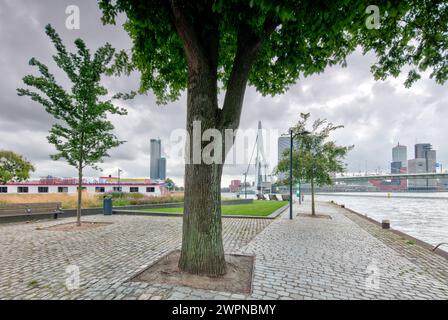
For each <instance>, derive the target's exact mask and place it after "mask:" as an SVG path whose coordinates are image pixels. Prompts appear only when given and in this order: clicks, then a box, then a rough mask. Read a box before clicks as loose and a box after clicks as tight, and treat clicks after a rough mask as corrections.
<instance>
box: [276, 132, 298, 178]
mask: <svg viewBox="0 0 448 320" xmlns="http://www.w3.org/2000/svg"><path fill="white" fill-rule="evenodd" d="M290 143H291V142H290V137H289V136H280V137H278V140H277V151H278V154H277V158H278V163H280V161H281V160H282V159H283V158H284V157H285V156H284V152H285V151H286V150H289V148H290V145H289V144H290ZM293 143H294V148H297V147H298V142H297V140H294V142H293ZM278 163H277V164H278ZM287 176H288V174H287V173H285V172H280V173H279V174H278V176H277V178H278V179H279V180H284V179H285V178H286V177H287Z"/></svg>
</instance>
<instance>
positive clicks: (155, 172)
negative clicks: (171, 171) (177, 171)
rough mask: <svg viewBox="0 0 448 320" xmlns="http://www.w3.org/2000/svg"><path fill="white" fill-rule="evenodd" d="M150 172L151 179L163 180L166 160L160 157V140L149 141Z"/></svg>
mask: <svg viewBox="0 0 448 320" xmlns="http://www.w3.org/2000/svg"><path fill="white" fill-rule="evenodd" d="M150 153H151V154H150V170H149V171H150V172H149V177H150V178H151V179H157V180H164V179H165V178H166V159H165V158H163V157H162V156H161V155H162V142H161V141H160V139H151V150H150Z"/></svg>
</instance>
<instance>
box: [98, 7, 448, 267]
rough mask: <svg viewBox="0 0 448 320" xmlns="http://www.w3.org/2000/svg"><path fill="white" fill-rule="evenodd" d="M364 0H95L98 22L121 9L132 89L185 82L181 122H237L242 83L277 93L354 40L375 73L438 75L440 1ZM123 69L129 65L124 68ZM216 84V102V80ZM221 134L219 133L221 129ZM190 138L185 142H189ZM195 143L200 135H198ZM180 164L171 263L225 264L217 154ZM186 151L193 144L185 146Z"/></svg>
mask: <svg viewBox="0 0 448 320" xmlns="http://www.w3.org/2000/svg"><path fill="white" fill-rule="evenodd" d="M370 2H371V1H367V0H352V1H346V0H334V1H326V0H325V1H324V0H307V1H302V0H300V1H298V0H285V1H276V0H275V1H272V0H245V1H244V0H195V1H191V0H190V1H188V0H153V1H137V0H99V4H100V8H101V9H102V10H103V22H105V23H115V18H116V16H117V15H118V14H119V13H121V12H123V13H124V14H125V15H126V16H127V21H126V23H125V25H124V28H125V29H126V31H127V32H128V33H129V35H130V37H131V38H132V40H133V51H132V52H133V59H132V61H133V63H134V67H135V68H137V69H138V70H139V71H140V72H141V87H140V91H141V92H146V91H149V90H151V91H152V92H153V93H154V94H155V95H156V97H157V98H158V100H159V102H161V103H166V102H168V101H171V100H175V99H177V98H178V97H179V95H180V93H181V92H182V91H183V90H185V89H186V90H187V123H186V126H187V131H188V133H189V134H190V139H193V138H192V136H193V135H192V129H193V122H194V121H201V130H202V132H204V131H205V130H207V129H216V130H219V131H220V132H224V131H225V130H226V129H237V128H238V126H239V122H240V115H241V110H242V106H243V99H244V93H245V90H246V85H247V84H249V85H252V86H254V87H255V88H256V89H257V90H258V91H259V92H261V93H262V94H263V95H266V94H270V95H275V94H281V93H284V92H286V91H287V90H288V88H289V86H290V85H292V84H294V83H295V82H296V81H297V79H298V78H299V77H300V76H309V75H311V74H314V73H319V72H323V71H324V70H325V68H326V67H327V66H329V65H335V64H345V58H346V56H347V55H348V54H350V53H351V52H353V51H354V50H355V49H356V48H357V47H358V46H361V47H362V48H363V49H364V50H365V51H371V50H372V51H374V52H375V53H376V55H377V57H378V62H377V63H376V64H375V66H374V67H373V68H372V71H373V73H374V75H375V77H376V78H377V79H384V78H385V77H386V76H388V75H393V76H397V75H398V74H399V73H400V70H401V69H402V68H403V67H404V66H405V65H407V64H411V65H413V66H415V68H412V69H411V70H412V71H411V72H410V73H409V77H408V81H407V82H406V85H410V84H411V83H412V82H413V81H415V80H417V79H418V77H419V72H420V71H424V70H431V71H432V72H431V77H433V78H435V79H436V81H437V82H439V83H443V82H444V81H445V80H446V79H447V77H448V65H447V64H446V61H447V57H448V50H447V48H448V41H447V37H446V33H447V31H448V23H446V22H447V11H448V10H447V3H446V1H444V0H438V1H437V0H436V1H432V2H431V4H429V3H427V1H423V0H413V1H380V2H379V7H378V9H379V12H380V15H379V16H378V10H375V8H376V7H375V6H373V10H372V6H370V4H371V3H370ZM128 71H129V70H128ZM220 89H222V90H225V96H224V100H223V103H222V105H219V104H218V92H219V90H220ZM223 140H224V139H223ZM192 142H193V140H191V141H190V143H189V144H188V149H189V150H190V151H191V150H192V149H193V146H194V143H192ZM202 144H204V142H202ZM227 152H228V149H226V150H224V152H222V153H221V154H222V158H223V161H221V162H220V163H217V162H218V161H216V162H213V163H204V162H201V163H199V164H191V161H190V163H186V165H185V208H184V216H183V219H184V225H183V238H182V253H181V258H180V261H179V267H180V269H181V270H183V271H186V272H191V273H195V274H206V275H211V276H218V275H222V274H224V273H225V272H226V264H225V260H224V250H223V245H222V231H221V230H222V226H221V206H220V202H221V198H220V197H221V196H220V184H221V174H222V167H223V164H222V163H223V162H224V159H225V156H226V153H227ZM189 154H190V155H192V154H193V152H190V153H189Z"/></svg>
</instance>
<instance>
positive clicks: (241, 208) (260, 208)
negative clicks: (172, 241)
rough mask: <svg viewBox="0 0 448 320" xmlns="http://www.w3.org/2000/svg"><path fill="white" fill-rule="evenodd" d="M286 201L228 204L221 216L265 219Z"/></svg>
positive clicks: (173, 210)
mask: <svg viewBox="0 0 448 320" xmlns="http://www.w3.org/2000/svg"><path fill="white" fill-rule="evenodd" d="M287 203H288V201H263V200H254V202H253V203H249V204H230V205H223V206H222V207H221V209H222V214H223V215H226V216H227V215H239V216H260V217H266V216H269V215H270V214H271V213H273V212H274V211H275V210H277V209H279V208H281V207H283V206H284V205H285V204H287ZM143 211H147V212H151V211H153V212H172V213H182V212H183V211H184V208H154V209H145V210H143Z"/></svg>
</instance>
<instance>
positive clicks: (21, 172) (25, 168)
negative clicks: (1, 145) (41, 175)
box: [0, 150, 34, 184]
mask: <svg viewBox="0 0 448 320" xmlns="http://www.w3.org/2000/svg"><path fill="white" fill-rule="evenodd" d="M32 171H34V166H33V165H32V164H31V162H29V161H27V160H26V159H25V158H24V157H23V156H21V155H19V154H17V153H14V152H12V151H6V150H0V184H6V183H8V182H10V181H23V180H26V179H28V178H29V177H30V172H32Z"/></svg>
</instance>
